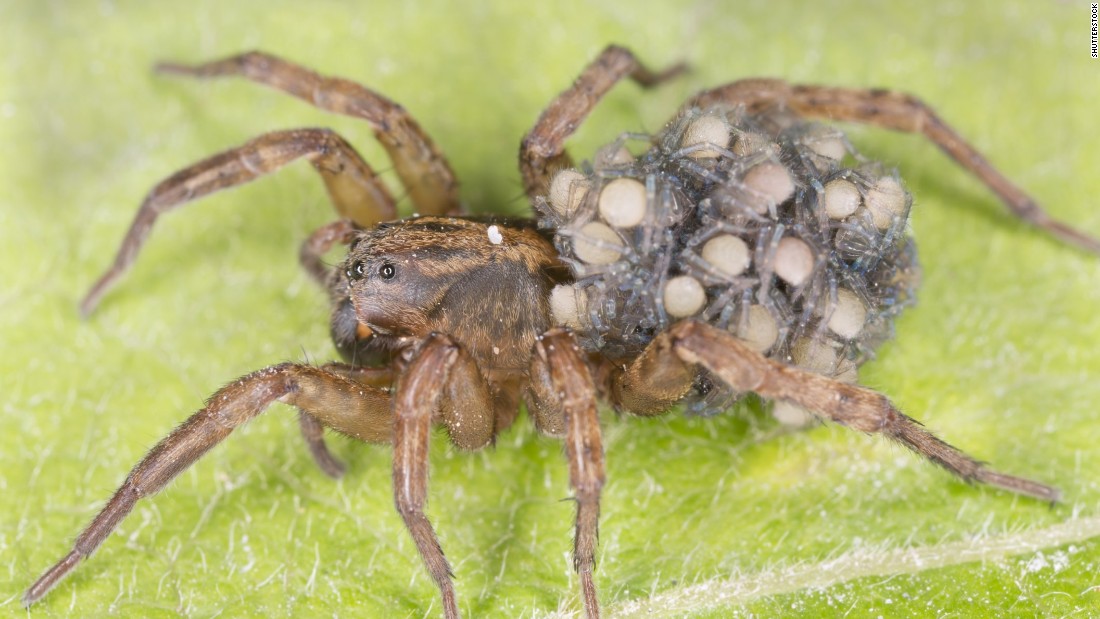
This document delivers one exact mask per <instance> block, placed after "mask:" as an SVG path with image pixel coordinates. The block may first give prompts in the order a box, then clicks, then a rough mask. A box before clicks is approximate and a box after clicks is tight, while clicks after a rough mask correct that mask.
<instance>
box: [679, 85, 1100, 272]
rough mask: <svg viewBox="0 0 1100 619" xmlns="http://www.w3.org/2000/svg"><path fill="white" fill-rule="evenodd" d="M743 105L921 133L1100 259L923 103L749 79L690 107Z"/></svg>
mask: <svg viewBox="0 0 1100 619" xmlns="http://www.w3.org/2000/svg"><path fill="white" fill-rule="evenodd" d="M715 105H744V106H745V107H746V108H747V109H749V110H750V111H753V110H761V109H765V108H768V107H772V106H776V105H780V106H786V107H788V108H790V109H791V110H794V111H795V112H797V113H799V114H802V115H804V116H810V117H817V118H827V119H830V120H842V121H853V122H860V123H866V124H870V125H875V126H878V127H883V128H886V129H893V130H896V131H904V132H907V133H919V134H922V135H924V136H925V137H927V138H928V139H929V140H931V141H932V143H934V144H935V145H936V146H938V147H940V149H941V150H943V151H944V152H945V153H947V154H948V155H949V156H950V157H951V158H952V159H954V160H955V161H956V162H957V163H958V164H959V165H960V166H962V167H963V168H964V169H966V170H968V171H970V172H971V173H972V174H974V176H976V177H978V179H979V180H981V181H982V182H983V183H985V185H986V186H987V187H989V188H990V189H991V190H993V192H994V193H996V194H997V195H998V196H999V197H1000V198H1001V200H1002V201H1003V202H1004V203H1005V205H1006V206H1008V208H1009V209H1010V210H1011V211H1012V212H1013V213H1014V214H1015V215H1016V216H1017V217H1019V218H1020V219H1023V220H1024V221H1026V222H1028V223H1030V224H1032V225H1034V226H1036V227H1038V228H1041V229H1043V230H1045V231H1047V232H1048V233H1050V234H1051V235H1053V236H1055V237H1057V238H1059V239H1061V240H1062V241H1064V242H1066V243H1070V244H1072V245H1076V246H1078V247H1080V248H1082V249H1085V250H1086V251H1090V252H1092V253H1097V254H1100V240H1098V239H1096V238H1094V237H1092V236H1090V235H1088V234H1085V233H1083V232H1081V231H1079V230H1076V229H1074V228H1072V227H1071V226H1068V225H1066V224H1065V223H1062V222H1060V221H1057V220H1055V219H1054V218H1052V217H1051V216H1050V215H1049V214H1048V213H1047V212H1046V211H1045V210H1044V209H1043V208H1042V207H1041V206H1039V204H1038V202H1036V201H1035V200H1033V199H1032V198H1031V197H1030V196H1028V195H1027V194H1026V193H1024V191H1023V190H1022V189H1020V188H1019V187H1017V186H1016V185H1015V184H1013V183H1012V182H1011V181H1009V180H1008V179H1007V178H1005V176H1004V175H1003V174H1001V173H1000V172H998V171H997V169H996V168H994V167H993V164H991V163H989V161H988V160H986V158H985V157H983V156H982V154H981V153H979V152H978V151H977V150H976V149H975V148H974V147H973V146H971V145H970V143H969V142H967V141H966V140H964V139H963V137H962V136H961V135H959V133H958V132H957V131H955V130H954V129H953V128H951V126H949V125H948V124H947V123H945V122H944V121H943V120H941V119H940V117H939V116H937V115H936V113H935V112H934V111H933V110H932V108H930V107H929V106H928V105H927V104H925V103H924V102H923V101H921V100H920V99H918V98H916V97H914V96H913V95H909V94H906V93H903V92H896V91H892V90H881V89H861V88H837V87H831V86H812V85H794V84H788V83H786V82H784V81H782V80H775V79H747V80H740V81H737V82H733V83H731V84H727V85H725V86H719V87H718V88H713V89H711V90H706V91H703V92H701V93H699V94H698V95H697V96H696V97H694V98H693V99H691V100H690V101H688V103H687V104H686V106H687V107H688V108H691V107H699V108H707V107H712V106H715Z"/></svg>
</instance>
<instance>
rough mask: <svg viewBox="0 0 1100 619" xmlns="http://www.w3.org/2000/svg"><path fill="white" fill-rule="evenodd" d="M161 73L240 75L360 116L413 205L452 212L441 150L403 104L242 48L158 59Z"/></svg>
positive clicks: (453, 200) (453, 193)
mask: <svg viewBox="0 0 1100 619" xmlns="http://www.w3.org/2000/svg"><path fill="white" fill-rule="evenodd" d="M157 71H160V72H161V73H173V74H177V75H187V76H190V77H198V78H209V77H243V78H245V79H248V80H251V81H253V82H256V83H257V84H262V85H264V86H268V87H270V88H274V89H276V90H281V91H282V92H285V93H287V94H290V95H293V96H295V97H297V98H299V99H302V100H304V101H306V102H307V103H309V104H311V105H313V106H314V107H317V108H320V109H322V110H326V111H328V112H335V113H337V114H343V115H346V116H352V117H355V118H361V119H363V120H365V121H367V122H368V123H370V125H371V127H372V128H373V129H374V135H375V137H377V138H378V141H379V142H380V143H381V144H382V146H383V148H385V149H386V152H387V153H389V155H390V159H391V160H393V164H394V168H395V169H396V171H397V175H398V176H399V177H400V178H401V181H402V183H403V184H404V186H405V188H406V189H407V190H408V192H409V197H410V198H411V199H412V202H413V204H414V205H415V206H416V210H417V211H418V212H420V213H423V214H425V215H446V214H457V213H460V212H462V211H463V209H462V206H461V204H459V200H458V181H457V180H456V179H455V175H454V172H453V171H452V170H451V166H450V164H449V163H447V158H446V157H444V156H443V153H442V151H440V150H439V148H438V147H437V146H436V145H435V143H434V142H432V140H431V138H429V137H428V134H426V133H425V132H424V130H423V129H421V128H420V125H419V124H417V122H416V120H414V119H413V117H412V116H410V115H409V113H408V112H407V111H405V108H403V107H401V106H400V105H398V104H397V103H395V102H393V101H391V100H389V99H387V98H386V97H383V96H382V95H380V94H378V93H377V92H374V91H373V90H371V89H369V88H366V87H364V86H362V85H360V84H357V83H355V82H352V81H350V80H346V79H341V78H336V77H326V76H323V75H320V74H318V73H315V72H313V71H310V70H309V69H306V68H305V67H302V66H299V65H297V64H294V63H292V62H289V61H287V60H283V59H282V58H278V57H276V56H272V55H270V54H265V53H263V52H248V53H244V54H240V55H238V56H231V57H229V58H224V59H222V60H215V61H213V62H208V63H205V64H199V65H193V66H192V65H183V64H176V63H161V64H158V65H157Z"/></svg>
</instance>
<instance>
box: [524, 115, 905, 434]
mask: <svg viewBox="0 0 1100 619" xmlns="http://www.w3.org/2000/svg"><path fill="white" fill-rule="evenodd" d="M642 141H644V144H645V146H646V149H645V151H644V152H642V153H641V154H639V155H638V156H637V157H635V156H633V155H632V154H631V153H630V151H629V150H628V149H627V145H629V144H632V143H638V142H642ZM549 194H550V195H549V196H548V197H545V198H542V197H540V198H539V199H538V200H537V201H536V207H537V208H538V210H539V212H540V213H541V214H542V217H543V219H542V221H543V222H544V223H545V224H547V225H548V226H549V227H551V228H553V229H556V230H557V232H558V234H557V239H556V242H557V246H558V248H559V250H560V251H561V253H562V256H563V259H564V260H565V261H566V262H567V263H568V264H570V265H571V266H572V268H573V271H574V273H575V275H576V279H577V281H576V282H575V283H574V284H572V285H564V286H561V287H559V288H558V289H556V290H555V291H554V301H555V303H554V312H555V318H556V319H557V321H558V322H560V323H562V324H567V325H569V326H570V327H572V328H573V329H575V330H576V332H577V334H578V336H579V337H580V340H581V343H582V344H583V345H585V347H586V348H589V349H591V350H594V351H599V352H601V353H602V354H604V355H606V356H608V357H611V358H616V359H629V358H631V357H633V356H635V355H637V354H639V353H640V352H641V351H642V350H643V349H644V348H645V347H646V346H647V345H648V344H649V342H650V341H651V340H652V339H653V336H654V335H655V334H657V333H660V332H662V331H664V330H665V329H667V328H668V327H669V326H670V325H671V324H672V323H673V322H675V321H677V320H681V319H685V318H695V319H697V320H701V321H705V322H707V323H709V324H712V325H714V326H716V327H718V328H721V329H726V330H728V331H730V332H732V333H735V334H737V335H738V337H740V338H741V339H742V340H743V341H745V342H746V343H748V344H750V345H751V346H752V347H753V348H754V349H756V350H758V351H760V352H762V353H764V354H766V355H767V356H768V357H771V358H774V359H778V360H782V361H784V362H786V363H790V364H792V365H797V366H799V367H804V368H806V369H809V370H813V371H816V372H820V373H823V374H826V375H828V376H834V377H841V378H843V379H845V380H854V379H855V377H854V374H855V370H856V367H857V366H858V365H859V364H861V363H863V362H864V361H866V360H867V359H868V358H869V357H870V356H871V355H872V354H873V352H874V349H875V348H876V347H877V346H878V345H879V344H880V343H882V342H883V341H884V340H885V339H887V338H888V337H889V336H890V334H891V326H892V322H893V318H894V317H895V316H896V315H897V314H898V312H900V311H901V310H902V309H904V308H905V307H907V306H908V305H910V304H911V303H912V301H913V299H914V296H913V295H914V291H915V288H916V285H917V283H918V280H919V275H920V271H919V268H918V267H917V264H916V262H915V256H914V250H913V243H912V240H911V239H910V238H909V237H908V236H907V234H906V224H907V221H908V213H909V207H910V205H911V203H912V198H911V196H910V195H909V194H908V193H907V192H906V191H905V190H904V189H903V188H902V186H901V183H900V182H899V180H898V179H897V176H896V174H895V173H893V172H886V171H884V169H883V168H882V166H881V165H879V164H876V163H873V162H868V161H866V160H864V159H863V158H862V157H860V156H859V155H858V154H857V153H855V152H854V150H853V149H852V147H851V145H850V144H849V143H848V142H847V140H845V138H844V136H843V134H841V133H840V132H839V131H837V130H836V129H832V128H828V127H825V126H822V125H817V124H811V123H806V122H803V121H800V120H799V119H797V118H795V117H792V116H790V115H789V114H785V113H783V112H782V111H781V110H777V109H774V108H773V109H770V110H767V111H765V112H762V113H757V114H747V113H745V111H744V109H743V108H732V109H731V108H715V109H710V110H705V111H703V110H698V109H690V110H688V111H687V112H686V113H684V114H683V115H682V116H681V117H680V118H678V119H676V120H675V121H674V122H672V123H670V124H669V126H668V127H667V128H666V129H665V130H664V131H663V132H662V133H661V134H660V135H657V136H653V137H650V136H645V135H638V134H628V135H626V136H624V137H623V138H621V139H620V140H618V141H616V142H613V143H612V144H609V145H607V146H606V147H604V148H603V149H601V150H600V151H599V154H598V155H597V156H596V158H595V161H594V162H593V163H592V164H591V165H587V166H585V171H584V172H583V173H581V172H578V171H576V170H572V169H569V170H563V171H561V172H559V173H558V174H556V175H555V176H554V178H553V180H552V181H551V187H550V192H549ZM704 380H705V378H704ZM700 387H701V389H700V390H697V391H696V393H695V394H693V396H691V397H690V398H689V401H688V402H685V403H686V404H687V405H688V406H689V410H694V411H696V412H703V413H708V412H709V413H717V412H721V411H723V410H726V409H728V408H729V404H730V400H731V398H732V397H734V396H735V395H736V394H732V393H730V391H729V390H728V389H724V388H717V387H715V386H714V385H713V384H712V383H711V381H709V380H705V382H704V383H703V384H702V385H701V386H700Z"/></svg>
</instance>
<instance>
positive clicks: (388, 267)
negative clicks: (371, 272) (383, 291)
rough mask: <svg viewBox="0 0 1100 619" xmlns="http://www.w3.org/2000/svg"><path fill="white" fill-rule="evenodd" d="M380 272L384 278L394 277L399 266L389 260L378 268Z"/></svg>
mask: <svg viewBox="0 0 1100 619" xmlns="http://www.w3.org/2000/svg"><path fill="white" fill-rule="evenodd" d="M378 274H379V275H381V276H382V279H393V276H394V275H397V267H395V266H393V265H392V264H390V263H389V262H387V263H385V264H383V265H382V267H381V268H379V269H378Z"/></svg>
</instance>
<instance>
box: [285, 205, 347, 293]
mask: <svg viewBox="0 0 1100 619" xmlns="http://www.w3.org/2000/svg"><path fill="white" fill-rule="evenodd" d="M360 229H361V228H360V227H359V226H358V225H356V224H355V222H353V221H351V220H350V219H337V220H336V221H333V222H330V223H327V224H325V225H323V226H321V227H320V228H317V229H316V230H314V231H313V233H312V234H310V235H309V237H307V238H306V240H304V241H302V246H301V247H300V248H299V250H298V263H299V264H301V265H302V268H303V269H305V271H306V273H309V276H310V277H312V278H313V281H315V282H317V283H318V284H320V285H321V286H322V287H326V286H328V285H329V277H330V276H331V274H332V269H331V268H330V267H329V266H328V265H326V264H325V263H324V260H323V258H324V255H325V254H326V253H328V251H329V250H330V249H332V248H333V246H335V245H336V244H337V243H339V244H341V245H347V244H349V243H351V241H352V240H353V239H354V238H355V234H356V233H357V232H358V231H359V230H360Z"/></svg>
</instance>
